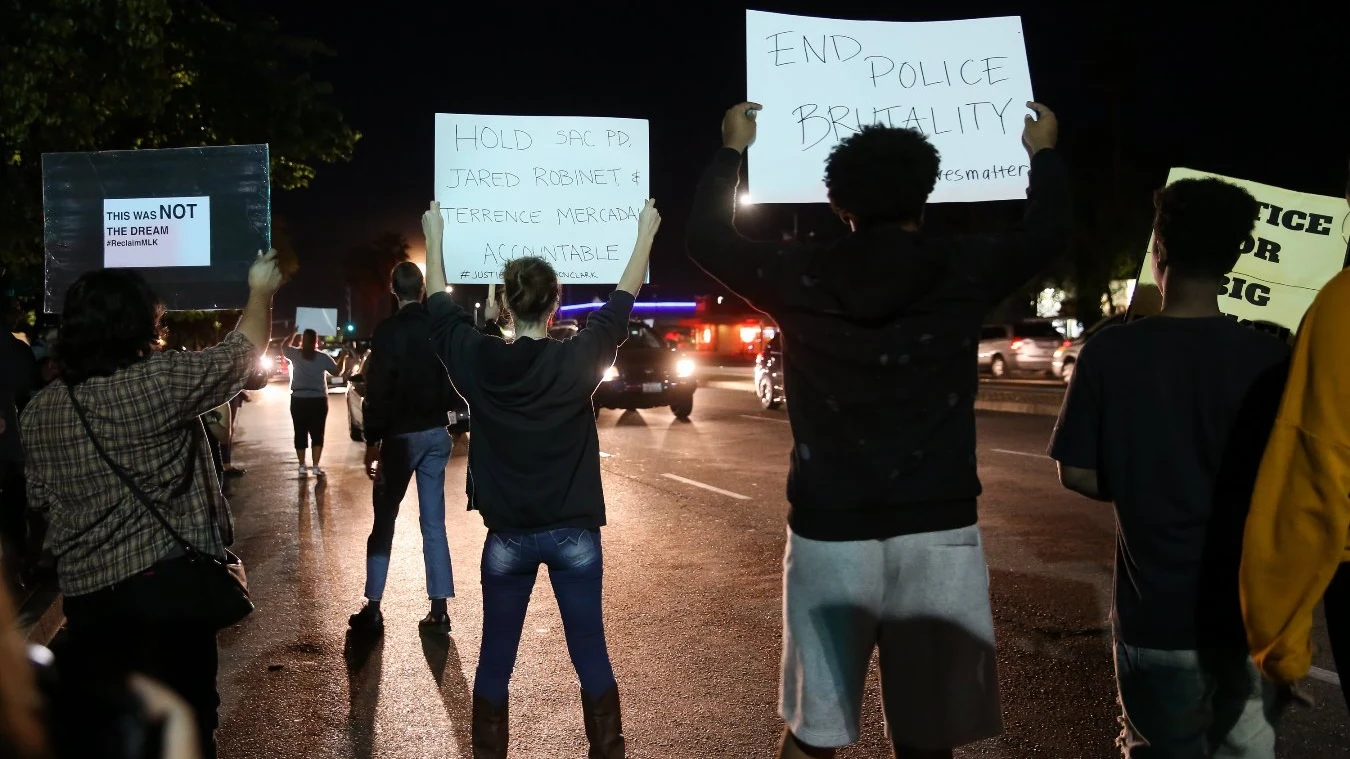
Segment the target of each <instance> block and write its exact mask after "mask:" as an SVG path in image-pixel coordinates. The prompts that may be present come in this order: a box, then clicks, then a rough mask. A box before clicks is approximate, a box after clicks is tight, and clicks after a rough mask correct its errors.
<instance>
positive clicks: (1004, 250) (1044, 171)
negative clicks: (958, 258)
mask: <svg viewBox="0 0 1350 759" xmlns="http://www.w3.org/2000/svg"><path fill="white" fill-rule="evenodd" d="M1027 107H1028V108H1030V109H1032V110H1033V111H1035V112H1036V118H1034V119H1033V118H1032V117H1031V116H1027V117H1026V123H1025V125H1024V126H1023V130H1022V144H1023V145H1024V146H1025V147H1026V149H1027V155H1028V156H1030V158H1031V177H1030V184H1029V186H1028V187H1027V206H1026V212H1025V214H1024V215H1023V217H1022V221H1021V223H1020V224H1019V225H1018V226H1017V228H1016V229H1015V230H1013V231H1012V232H1011V233H1010V234H1007V235H1004V236H1002V237H998V238H994V239H993V240H991V241H990V245H989V247H988V248H986V249H985V250H984V251H982V254H981V255H980V257H979V259H978V260H977V261H976V262H975V265H976V267H977V272H978V276H979V279H980V282H981V284H982V288H981V289H983V291H984V294H985V298H986V300H987V302H989V303H990V304H997V303H999V302H1002V301H1003V300H1004V299H1005V298H1007V297H1008V296H1009V295H1011V294H1013V293H1014V292H1016V291H1017V290H1018V288H1020V287H1022V286H1023V285H1025V284H1026V283H1027V281H1028V280H1030V279H1031V278H1032V277H1034V276H1035V275H1036V274H1038V273H1040V272H1041V271H1043V270H1044V269H1045V267H1047V266H1049V265H1050V262H1051V261H1053V260H1054V259H1055V257H1057V256H1059V255H1060V254H1062V253H1063V252H1064V251H1065V250H1067V249H1068V246H1069V236H1070V232H1071V229H1072V221H1073V219H1072V206H1071V204H1070V193H1069V171H1068V167H1067V166H1065V164H1064V160H1063V158H1062V157H1061V156H1060V155H1059V153H1058V152H1057V151H1056V150H1055V145H1056V143H1057V142H1058V141H1059V121H1058V120H1057V119H1056V118H1055V114H1054V112H1053V111H1051V110H1050V109H1049V108H1047V107H1045V106H1043V105H1041V104H1040V103H1027Z"/></svg>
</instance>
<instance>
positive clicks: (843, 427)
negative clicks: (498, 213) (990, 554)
mask: <svg viewBox="0 0 1350 759" xmlns="http://www.w3.org/2000/svg"><path fill="white" fill-rule="evenodd" d="M1028 106H1029V107H1030V108H1031V109H1032V110H1034V111H1036V113H1037V115H1038V118H1035V119H1033V118H1032V117H1030V116H1028V117H1027V119H1026V125H1025V129H1024V132H1023V135H1022V140H1023V142H1024V143H1025V146H1026V148H1027V152H1028V153H1029V154H1030V155H1031V160H1030V161H1029V166H1028V167H1026V168H1029V169H1030V174H1031V178H1030V182H1031V185H1030V189H1029V191H1028V200H1029V202H1028V204H1027V211H1026V216H1025V218H1024V219H1023V221H1022V224H1021V226H1020V227H1019V228H1018V230H1017V231H1015V232H1013V233H1012V234H1010V235H1007V236H1004V237H1001V238H996V239H987V240H965V241H962V240H955V239H940V238H933V237H929V236H927V235H925V234H924V233H923V232H922V231H921V225H922V222H923V210H924V205H925V203H926V202H927V200H928V196H929V194H930V193H932V191H933V188H934V187H935V186H936V183H937V181H938V178H939V174H940V172H939V166H940V161H939V157H938V153H937V150H936V149H934V147H933V146H932V145H931V144H930V143H929V142H928V140H927V138H925V137H924V136H923V134H921V133H920V132H917V131H912V130H906V129H894V128H888V127H882V126H869V127H864V128H863V129H862V130H861V131H860V132H858V133H856V134H854V135H851V136H850V137H848V138H847V139H845V140H843V141H842V142H841V143H840V144H839V145H837V146H836V147H835V148H834V151H833V152H832V153H831V154H830V157H829V159H828V161H827V163H826V167H825V184H826V187H827V188H828V190H829V198H830V203H831V205H832V206H833V208H834V210H835V211H836V213H837V214H838V215H839V217H840V218H841V219H842V220H843V221H844V222H845V223H847V224H848V225H849V226H850V228H851V229H852V234H850V235H848V236H847V237H845V238H844V239H843V240H842V241H841V242H838V243H836V244H834V245H830V246H824V247H821V246H811V245H806V244H798V243H795V242H756V241H752V240H748V239H746V238H744V237H742V236H740V234H738V233H737V231H736V227H735V222H734V217H735V208H736V187H737V180H738V175H739V171H740V167H741V155H742V153H744V152H745V150H746V149H747V148H748V147H749V146H750V144H751V143H752V142H753V141H754V138H755V120H754V112H755V111H758V110H759V108H760V106H758V105H756V104H754V103H742V104H740V105H738V106H735V107H734V108H732V109H731V110H730V111H728V112H727V114H726V116H725V118H724V119H723V122H722V138H723V146H724V147H723V148H722V149H721V150H720V151H718V153H717V154H716V155H715V156H714V158H713V161H712V164H711V165H710V166H709V167H708V168H707V169H706V170H705V171H704V174H703V178H702V179H701V180H700V182H699V185H698V191H697V193H696V195H695V198H694V207H693V212H692V215H691V217H690V222H689V230H688V245H689V255H690V257H691V258H692V259H693V260H694V262H695V263H697V264H698V265H699V266H700V267H702V268H703V269H704V270H705V271H706V272H708V273H709V274H710V275H712V276H713V277H715V278H716V279H718V280H719V281H721V282H722V284H724V285H726V286H727V287H728V288H729V289H731V290H732V291H733V292H735V293H737V294H738V295H740V296H741V297H743V298H744V299H746V300H747V301H748V302H750V303H751V304H752V305H753V306H754V307H756V308H758V309H759V310H761V311H764V312H766V313H767V314H769V315H770V316H771V317H773V319H774V320H775V321H776V322H777V323H778V324H779V326H780V327H781V328H782V336H783V362H784V373H785V383H786V385H787V388H788V392H789V394H790V395H791V397H792V403H791V404H790V405H789V407H788V416H789V421H790V422H791V425H792V435H793V443H794V446H793V450H792V456H791V461H790V469H789V474H788V487H787V495H788V501H789V504H790V510H789V512H788V545H787V552H786V558H785V560H784V583H783V584H784V594H783V607H784V608H783V618H784V631H783V671H782V686H781V696H782V698H781V704H780V710H781V714H782V716H783V718H784V720H785V721H786V723H787V731H786V732H785V735H784V736H783V742H782V744H781V746H780V752H781V753H780V755H781V756H783V757H803V756H808V757H832V756H834V753H835V749H837V748H838V747H842V746H846V745H848V744H850V743H853V742H855V741H856V740H857V739H858V736H859V732H860V727H859V720H860V715H861V710H862V694H863V683H864V680H865V678H866V676H867V669H868V666H869V662H870V661H871V657H872V652H873V650H874V649H877V648H879V649H880V661H881V679H882V690H883V693H884V710H885V714H886V722H887V726H888V728H889V731H888V732H889V736H890V739H891V742H892V743H893V745H894V748H895V752H896V756H898V757H950V756H951V755H952V749H954V748H955V747H957V746H960V745H964V744H966V743H970V742H973V741H977V740H981V739H984V738H989V737H993V736H995V735H997V734H999V733H1000V732H1001V731H1002V721H1001V717H1000V713H999V699H998V682H997V681H998V677H997V672H996V671H995V663H994V631H993V620H992V615H991V611H990V606H989V588H988V569H987V567H986V565H985V560H984V550H983V547H982V544H981V539H980V532H979V528H978V526H977V524H976V509H975V499H976V497H977V496H978V495H979V494H980V481H979V478H978V476H977V475H976V466H975V412H974V404H975V392H976V389H977V386H978V379H977V373H976V354H977V349H978V344H979V337H980V326H981V323H982V322H983V319H984V317H985V315H986V314H987V313H988V312H989V311H990V310H992V309H993V308H994V307H995V306H996V305H997V304H998V303H999V302H1001V301H1002V300H1004V299H1005V298H1007V297H1008V296H1009V295H1011V294H1012V293H1013V292H1014V291H1016V290H1017V289H1018V288H1019V287H1021V286H1023V285H1024V284H1025V283H1026V282H1027V280H1029V279H1030V278H1031V277H1032V275H1034V274H1035V273H1037V272H1038V271H1040V270H1041V269H1042V268H1043V267H1044V266H1045V265H1046V264H1047V263H1049V261H1050V259H1052V258H1053V257H1054V256H1055V255H1057V254H1058V253H1060V252H1061V251H1063V250H1064V249H1065V247H1066V244H1067V242H1068V238H1069V221H1070V208H1069V199H1068V181H1067V176H1066V170H1065V166H1064V164H1063V162H1062V161H1061V159H1060V157H1059V155H1058V154H1057V153H1056V152H1055V151H1054V149H1053V148H1054V145H1055V141H1056V134H1057V126H1056V121H1055V117H1054V114H1052V113H1051V112H1050V111H1049V110H1048V109H1046V108H1045V107H1044V106H1041V105H1039V104H1034V103H1031V104H1028Z"/></svg>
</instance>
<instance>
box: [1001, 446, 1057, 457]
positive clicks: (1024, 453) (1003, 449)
mask: <svg viewBox="0 0 1350 759" xmlns="http://www.w3.org/2000/svg"><path fill="white" fill-rule="evenodd" d="M989 450H991V451H993V452H994V453H1007V454H1009V455H1012V456H1029V457H1031V458H1033V459H1048V458H1050V457H1049V456H1047V455H1045V454H1044V453H1027V452H1026V451H1010V450H1008V449H1006V448H990V449H989Z"/></svg>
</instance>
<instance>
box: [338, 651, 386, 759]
mask: <svg viewBox="0 0 1350 759" xmlns="http://www.w3.org/2000/svg"><path fill="white" fill-rule="evenodd" d="M343 658H344V659H346V660H347V692H348V698H349V704H350V707H349V710H348V725H347V734H348V738H349V740H350V742H351V748H352V756H353V757H354V758H355V759H372V757H373V756H374V755H375V717H376V714H377V713H378V710H379V702H380V676H381V675H382V673H383V670H384V635H383V634H382V633H378V634H375V635H359V634H353V633H352V632H351V631H348V632H347V644H346V646H345V647H344V648H343Z"/></svg>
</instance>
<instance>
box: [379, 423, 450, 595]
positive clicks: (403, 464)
mask: <svg viewBox="0 0 1350 759" xmlns="http://www.w3.org/2000/svg"><path fill="white" fill-rule="evenodd" d="M452 446H453V444H452V443H451V442H450V433H448V432H446V430H445V428H444V427H436V428H434V429H430V430H423V431H421V432H409V433H407V434H404V435H391V436H389V437H388V438H386V439H385V440H384V442H383V444H382V445H381V447H380V468H379V473H378V474H376V476H375V491H374V495H373V498H372V500H373V501H374V504H375V526H374V527H373V528H372V529H371V531H370V538H369V539H368V540H367V541H366V598H368V599H370V600H371V601H378V600H380V598H381V597H382V596H383V595H384V584H385V581H386V580H387V579H388V578H389V554H390V553H391V552H392V551H393V548H394V523H395V522H397V521H398V506H399V503H401V502H402V501H403V496H404V495H406V494H407V492H408V481H409V480H411V479H412V476H413V474H414V473H416V474H417V506H418V510H419V511H420V513H421V524H422V557H423V559H424V560H425V562H426V567H427V597H429V598H432V599H439V598H454V597H455V580H454V575H453V573H452V572H451V569H450V543H449V542H448V541H447V540H446V538H445V465H446V463H447V462H449V461H450V451H451V448H452Z"/></svg>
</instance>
